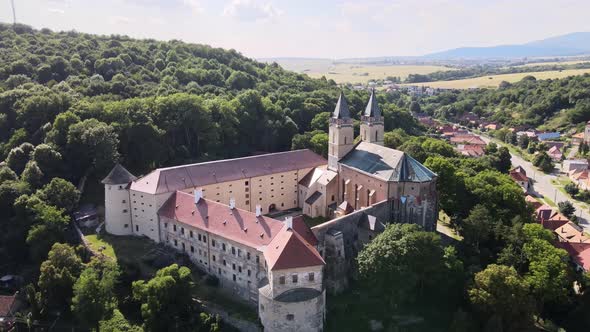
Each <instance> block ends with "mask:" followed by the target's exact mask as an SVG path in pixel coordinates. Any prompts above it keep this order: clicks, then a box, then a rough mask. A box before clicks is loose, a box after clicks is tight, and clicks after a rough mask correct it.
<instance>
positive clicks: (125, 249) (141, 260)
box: [85, 233, 158, 277]
mask: <svg viewBox="0 0 590 332" xmlns="http://www.w3.org/2000/svg"><path fill="white" fill-rule="evenodd" d="M85 237H86V240H87V241H88V242H89V245H90V247H91V248H92V250H94V251H95V252H102V253H103V254H104V255H105V256H107V257H110V258H112V259H114V260H115V261H121V260H124V261H127V262H133V263H136V264H137V265H138V267H139V269H140V273H141V275H142V276H143V277H150V276H152V275H153V274H155V272H156V269H155V268H154V267H153V266H152V265H150V264H149V262H148V258H149V257H148V256H149V255H150V254H152V255H153V253H154V250H157V249H158V245H157V244H156V243H154V242H152V241H151V240H149V239H147V238H143V237H136V236H115V235H110V234H105V233H102V234H89V235H86V236H85Z"/></svg>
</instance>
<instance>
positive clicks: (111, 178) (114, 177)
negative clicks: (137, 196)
mask: <svg viewBox="0 0 590 332" xmlns="http://www.w3.org/2000/svg"><path fill="white" fill-rule="evenodd" d="M135 179H137V177H135V176H134V175H133V174H131V173H129V171H128V170H127V169H125V167H123V166H121V164H116V165H115V167H113V169H112V170H111V172H110V173H109V174H108V175H107V176H106V177H105V178H104V179H103V180H102V181H101V182H102V183H103V184H127V183H129V182H131V181H133V180H135Z"/></svg>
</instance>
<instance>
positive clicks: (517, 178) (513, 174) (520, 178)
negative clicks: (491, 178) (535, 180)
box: [510, 172, 529, 182]
mask: <svg viewBox="0 0 590 332" xmlns="http://www.w3.org/2000/svg"><path fill="white" fill-rule="evenodd" d="M510 177H512V179H514V181H525V182H526V181H528V180H529V178H528V177H527V176H526V175H524V174H522V173H520V172H510Z"/></svg>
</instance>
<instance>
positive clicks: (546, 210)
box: [535, 205, 569, 231]
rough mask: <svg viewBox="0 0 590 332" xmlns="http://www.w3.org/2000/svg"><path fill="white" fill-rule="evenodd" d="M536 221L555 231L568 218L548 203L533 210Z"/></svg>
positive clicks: (567, 220) (566, 221)
mask: <svg viewBox="0 0 590 332" xmlns="http://www.w3.org/2000/svg"><path fill="white" fill-rule="evenodd" d="M535 215H536V218H537V222H538V223H540V224H541V225H543V227H544V228H547V229H550V230H552V231H555V230H556V229H558V228H559V227H561V226H563V225H565V224H566V223H568V222H569V219H568V218H567V217H565V216H564V215H562V214H561V213H559V211H555V210H553V208H552V207H550V206H548V205H542V206H541V207H539V208H538V209H537V210H536V211H535Z"/></svg>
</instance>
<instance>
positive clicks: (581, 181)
mask: <svg viewBox="0 0 590 332" xmlns="http://www.w3.org/2000/svg"><path fill="white" fill-rule="evenodd" d="M568 177H569V178H570V180H572V182H573V183H574V184H575V185H577V186H578V187H580V188H581V189H583V190H584V189H588V179H589V171H588V169H584V170H577V169H574V170H572V171H570V172H569V173H568Z"/></svg>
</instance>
